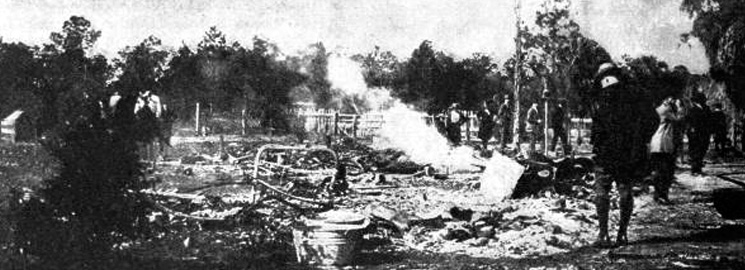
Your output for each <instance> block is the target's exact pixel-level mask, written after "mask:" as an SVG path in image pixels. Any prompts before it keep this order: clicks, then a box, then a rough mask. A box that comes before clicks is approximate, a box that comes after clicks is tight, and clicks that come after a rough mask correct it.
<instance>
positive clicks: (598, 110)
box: [591, 63, 653, 247]
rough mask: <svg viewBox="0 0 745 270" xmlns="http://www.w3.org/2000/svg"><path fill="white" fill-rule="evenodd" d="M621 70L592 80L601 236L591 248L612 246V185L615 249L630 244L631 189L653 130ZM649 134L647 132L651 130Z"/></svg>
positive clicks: (648, 109)
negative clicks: (616, 218) (615, 195)
mask: <svg viewBox="0 0 745 270" xmlns="http://www.w3.org/2000/svg"><path fill="white" fill-rule="evenodd" d="M622 75H623V74H622V73H621V69H620V68H618V67H616V65H615V64H613V63H605V64H603V65H601V66H600V68H599V69H598V72H597V76H596V81H595V83H596V87H597V89H598V90H597V94H596V99H595V100H594V101H593V104H592V107H593V118H592V134H591V141H592V145H593V152H594V153H595V163H596V165H597V166H596V171H595V174H596V180H595V191H596V197H595V206H596V210H597V215H598V223H599V233H598V238H597V241H596V242H595V246H598V247H610V246H612V243H611V242H610V237H609V236H608V217H609V212H610V191H611V188H612V187H613V183H614V182H615V183H616V189H617V190H618V194H619V207H620V212H621V213H620V220H619V223H618V235H617V237H616V244H617V245H625V244H626V243H628V237H627V231H628V226H629V222H630V220H631V213H632V211H633V209H634V197H633V195H632V193H631V187H632V186H633V184H634V182H635V181H639V180H641V178H642V177H643V174H642V172H643V170H639V168H642V167H643V166H644V164H645V162H646V156H647V151H648V150H647V146H646V145H647V143H648V142H649V139H650V138H651V133H652V132H653V129H652V128H649V127H645V126H644V121H645V119H644V117H645V115H646V113H653V108H652V106H644V105H643V103H642V98H641V97H640V94H639V93H637V92H638V91H636V89H634V88H631V87H630V86H629V85H628V84H627V83H626V82H625V80H624V77H623V76H622ZM650 130H651V131H650Z"/></svg>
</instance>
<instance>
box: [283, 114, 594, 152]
mask: <svg viewBox="0 0 745 270" xmlns="http://www.w3.org/2000/svg"><path fill="white" fill-rule="evenodd" d="M295 113H296V115H298V116H299V117H300V118H301V119H303V120H304V124H305V130H306V131H308V132H316V133H322V134H335V135H338V134H343V135H347V136H350V137H354V138H371V137H372V136H374V135H375V134H376V132H377V131H378V130H379V129H380V128H381V127H382V126H383V124H384V123H385V119H384V117H383V114H381V113H368V114H362V115H357V114H343V113H338V112H334V111H330V110H312V109H305V110H298V111H296V112H295ZM464 114H465V115H466V117H467V118H468V120H467V121H466V123H465V124H464V125H463V127H462V128H461V133H462V137H463V139H464V140H466V141H471V140H477V139H478V138H477V134H478V132H479V121H478V118H477V117H476V113H475V112H471V111H465V112H464ZM422 120H423V121H425V122H426V123H427V124H428V125H433V124H434V118H433V116H423V117H422ZM591 124H592V120H591V119H580V118H572V119H571V121H570V123H569V128H568V129H567V130H568V132H569V139H570V140H571V141H572V144H584V143H588V142H587V138H588V137H589V130H590V126H591ZM580 138H582V140H580Z"/></svg>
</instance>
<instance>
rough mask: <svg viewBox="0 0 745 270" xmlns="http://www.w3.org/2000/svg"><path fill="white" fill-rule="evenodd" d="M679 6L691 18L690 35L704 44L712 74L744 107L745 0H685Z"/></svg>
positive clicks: (686, 36) (738, 104) (684, 37)
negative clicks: (691, 27)
mask: <svg viewBox="0 0 745 270" xmlns="http://www.w3.org/2000/svg"><path fill="white" fill-rule="evenodd" d="M681 9H682V10H684V11H686V12H688V13H689V14H690V16H691V17H692V18H693V19H694V21H693V29H691V31H690V32H688V33H684V34H683V35H682V36H681V37H682V39H683V40H684V41H687V40H688V39H689V38H690V37H691V36H693V37H696V38H698V39H699V40H700V41H701V43H702V44H703V45H704V48H705V50H706V56H707V58H708V59H709V63H710V64H711V66H712V69H711V71H710V75H711V76H712V78H714V79H715V80H718V81H723V82H724V83H725V85H726V86H727V87H726V92H727V94H728V96H729V97H730V99H731V100H732V101H733V103H734V104H735V106H737V107H739V108H744V107H745V1H742V0H684V1H683V2H682V4H681Z"/></svg>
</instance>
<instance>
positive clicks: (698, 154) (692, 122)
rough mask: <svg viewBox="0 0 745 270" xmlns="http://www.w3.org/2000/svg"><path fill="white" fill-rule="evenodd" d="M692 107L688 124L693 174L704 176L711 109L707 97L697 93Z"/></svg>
mask: <svg viewBox="0 0 745 270" xmlns="http://www.w3.org/2000/svg"><path fill="white" fill-rule="evenodd" d="M691 101H692V106H691V108H690V109H689V110H688V115H687V119H686V122H687V124H688V132H687V135H688V154H689V156H690V162H691V174H693V175H697V174H702V173H703V172H702V169H703V167H704V156H705V155H706V151H708V150H709V142H710V139H711V137H710V135H709V134H710V131H709V119H710V118H709V117H710V111H709V107H708V106H706V96H705V95H704V94H703V93H699V92H695V93H693V96H692V97H691Z"/></svg>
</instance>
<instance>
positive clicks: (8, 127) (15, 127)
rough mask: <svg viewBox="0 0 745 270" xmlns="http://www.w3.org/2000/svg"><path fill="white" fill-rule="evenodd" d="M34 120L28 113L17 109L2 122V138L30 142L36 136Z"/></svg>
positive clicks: (0, 124)
mask: <svg viewBox="0 0 745 270" xmlns="http://www.w3.org/2000/svg"><path fill="white" fill-rule="evenodd" d="M34 126H35V125H34V121H33V119H32V117H30V116H29V115H28V114H27V113H24V111H22V110H16V111H14V112H12V113H11V114H10V115H8V116H7V117H5V118H3V121H2V122H0V140H2V141H6V142H11V143H15V142H28V141H33V140H34V139H35V138H36V132H35V128H34Z"/></svg>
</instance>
